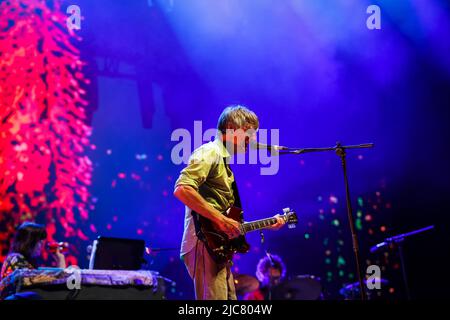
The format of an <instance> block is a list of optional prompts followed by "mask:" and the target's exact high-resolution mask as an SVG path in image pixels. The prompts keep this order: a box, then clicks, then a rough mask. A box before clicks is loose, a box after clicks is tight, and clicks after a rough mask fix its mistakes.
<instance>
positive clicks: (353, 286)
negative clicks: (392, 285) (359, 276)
mask: <svg viewBox="0 0 450 320" xmlns="http://www.w3.org/2000/svg"><path fill="white" fill-rule="evenodd" d="M377 282H380V283H381V284H388V283H389V281H388V280H386V279H383V278H381V279H377V278H375V279H373V280H370V281H367V280H364V283H365V284H366V285H367V283H377ZM343 290H359V281H357V282H353V283H350V284H348V285H346V286H345V287H344V288H343Z"/></svg>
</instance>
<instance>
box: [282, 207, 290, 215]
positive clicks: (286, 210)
mask: <svg viewBox="0 0 450 320" xmlns="http://www.w3.org/2000/svg"><path fill="white" fill-rule="evenodd" d="M290 211H291V208H284V209H283V213H284V214H286V213H289V212H290Z"/></svg>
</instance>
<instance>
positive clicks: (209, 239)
mask: <svg viewBox="0 0 450 320" xmlns="http://www.w3.org/2000/svg"><path fill="white" fill-rule="evenodd" d="M242 213H243V212H242V210H241V209H240V208H237V207H230V208H229V209H228V210H227V211H226V212H225V213H224V215H226V216H227V217H228V218H230V219H233V220H235V221H237V222H239V224H240V228H241V233H242V234H241V235H240V236H238V237H237V238H233V239H229V238H228V236H227V235H226V234H225V233H223V232H222V231H220V230H218V229H217V227H216V225H215V224H214V223H213V222H212V221H211V220H209V219H206V218H204V217H203V216H201V215H199V214H198V213H196V212H195V211H192V216H193V217H194V221H195V231H196V233H197V237H198V238H199V239H200V240H202V241H203V243H204V244H205V247H206V249H207V250H208V253H209V254H210V256H211V257H212V258H213V260H214V261H215V262H216V263H217V264H219V265H225V264H226V263H228V262H230V261H231V260H232V259H233V255H234V254H235V253H246V252H248V251H249V249H250V245H249V244H248V243H247V241H246V240H245V236H244V234H246V233H247V232H250V231H256V230H261V229H265V228H268V227H270V226H272V225H274V224H276V223H277V219H276V218H275V217H271V218H266V219H261V220H256V221H251V222H244V216H243V214H242ZM283 213H284V214H283V215H282V216H279V217H280V218H282V219H283V220H284V221H285V222H286V223H287V225H288V227H289V228H294V227H295V225H296V223H297V215H296V214H295V212H293V211H291V209H289V208H284V209H283Z"/></svg>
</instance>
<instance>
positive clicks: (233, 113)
mask: <svg viewBox="0 0 450 320" xmlns="http://www.w3.org/2000/svg"><path fill="white" fill-rule="evenodd" d="M248 126H251V127H252V128H253V129H255V130H256V129H258V127H259V120H258V117H257V115H256V114H255V113H254V112H253V111H251V110H250V109H248V108H246V107H244V106H241V105H232V106H229V107H226V108H225V109H224V110H223V111H222V114H221V115H220V117H219V121H218V122H217V130H219V131H220V132H222V133H225V131H226V130H227V129H234V130H237V129H244V127H248Z"/></svg>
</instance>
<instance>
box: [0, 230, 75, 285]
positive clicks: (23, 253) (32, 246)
mask: <svg viewBox="0 0 450 320" xmlns="http://www.w3.org/2000/svg"><path fill="white" fill-rule="evenodd" d="M46 239H47V232H46V231H45V226H43V225H40V224H37V223H33V222H24V223H22V224H21V225H20V226H19V227H18V228H17V230H16V233H15V235H14V238H13V241H12V244H11V249H10V250H9V254H8V256H7V257H6V259H5V262H4V263H3V266H2V270H1V273H0V280H1V279H3V278H5V277H7V276H8V275H9V274H11V273H12V272H13V271H14V270H17V269H36V268H37V265H36V259H37V258H38V257H39V256H40V255H41V252H42V249H43V247H44V244H45V240H46ZM53 258H54V259H55V261H56V264H57V267H58V268H65V267H66V260H65V257H64V255H63V254H62V253H61V252H60V251H59V249H57V250H56V252H55V253H54V254H53Z"/></svg>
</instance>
